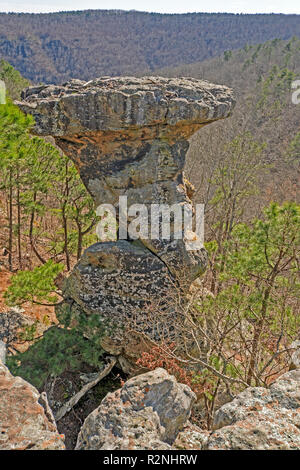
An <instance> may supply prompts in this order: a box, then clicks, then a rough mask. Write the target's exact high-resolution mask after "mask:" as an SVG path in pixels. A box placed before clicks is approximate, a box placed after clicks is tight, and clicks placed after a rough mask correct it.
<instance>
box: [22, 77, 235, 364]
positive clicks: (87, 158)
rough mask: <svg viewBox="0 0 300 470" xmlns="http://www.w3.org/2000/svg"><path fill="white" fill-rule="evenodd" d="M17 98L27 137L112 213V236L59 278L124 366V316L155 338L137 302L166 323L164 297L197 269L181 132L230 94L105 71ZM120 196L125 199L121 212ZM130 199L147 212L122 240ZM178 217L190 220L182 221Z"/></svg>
mask: <svg viewBox="0 0 300 470" xmlns="http://www.w3.org/2000/svg"><path fill="white" fill-rule="evenodd" d="M22 99H23V101H22V102H18V106H19V107H20V108H21V109H22V110H23V111H24V112H25V113H30V114H32V115H33V116H34V118H35V126H34V129H33V133H35V134H37V135H41V136H49V135H51V136H52V137H53V138H54V139H55V142H56V144H57V145H58V146H59V147H60V148H61V149H62V150H63V152H64V153H65V154H66V155H67V156H69V157H70V158H71V159H72V161H73V162H74V163H75V165H76V167H77V169H78V171H79V173H80V176H81V179H82V181H83V183H84V184H85V186H86V188H87V189H88V191H89V192H90V194H91V195H92V197H93V199H94V201H95V203H96V205H100V204H106V205H107V204H110V207H112V209H113V210H115V212H116V217H117V220H118V223H119V232H118V237H117V238H118V239H117V240H114V241H107V240H105V241H104V242H103V240H101V241H102V243H96V244H95V245H93V246H91V247H89V248H88V249H87V250H86V251H85V253H84V255H83V256H82V258H81V260H80V261H79V262H78V263H77V265H76V266H75V268H74V270H73V272H72V273H71V274H70V276H69V278H68V279H67V281H66V284H65V287H64V297H65V301H66V304H68V305H69V306H70V308H71V310H72V313H74V315H75V316H76V315H78V314H79V315H80V314H82V313H84V314H87V315H89V314H91V313H97V314H99V315H100V317H101V318H108V319H109V321H110V324H111V325H113V326H114V327H115V326H116V327H118V326H119V325H120V326H121V328H114V338H113V339H114V343H113V347H111V346H110V347H109V348H108V346H107V344H108V343H109V344H110V345H111V344H112V343H111V342H109V341H106V342H105V344H106V346H105V349H106V350H107V351H109V352H110V353H112V354H115V349H116V346H115V345H116V344H117V345H118V348H117V349H118V351H119V355H120V356H121V358H122V360H123V363H125V362H126V360H127V359H128V357H132V351H129V350H128V348H129V346H128V345H129V344H132V342H128V341H127V340H126V338H125V336H124V334H123V333H122V331H123V330H124V328H123V327H124V326H128V320H129V326H130V328H131V329H132V328H134V329H135V331H142V332H144V333H145V332H146V333H147V334H148V336H150V337H151V339H153V337H155V339H157V336H158V335H157V328H156V326H155V327H154V328H152V326H150V327H149V328H150V329H149V328H148V326H147V325H149V318H148V313H147V312H146V309H145V306H146V305H147V306H149V305H150V306H151V305H153V304H154V305H157V303H158V304H159V309H160V311H162V310H163V311H164V313H165V312H166V315H165V318H164V320H165V323H168V325H169V326H170V327H171V328H172V324H173V322H174V318H171V319H170V318H169V315H170V311H171V312H173V311H174V309H173V310H172V308H171V309H170V301H172V299H173V300H174V296H176V295H177V292H178V283H179V286H180V287H181V288H182V286H185V285H186V284H187V285H189V284H190V282H191V281H193V280H194V279H195V278H197V276H199V274H200V273H201V272H203V270H204V269H205V265H206V252H205V250H204V248H203V245H202V244H201V243H202V240H201V237H199V236H198V231H195V220H193V219H195V211H194V208H193V205H192V203H191V199H190V197H191V193H192V185H190V183H188V182H187V181H186V179H185V178H184V175H183V168H184V163H185V157H186V153H187V150H188V148H189V141H188V139H189V137H190V136H191V135H192V134H194V133H195V132H196V131H197V130H198V129H200V128H201V127H202V126H204V125H206V124H208V123H211V122H213V121H216V120H219V119H223V118H225V117H227V116H228V115H229V114H230V112H231V110H232V108H233V105H234V100H233V98H232V92H231V90H230V89H228V88H227V87H224V86H218V85H212V84H210V83H208V82H204V81H200V80H195V79H192V78H182V79H174V78H173V79H169V78H160V77H145V78H132V77H119V78H107V77H106V78H99V79H96V80H92V81H89V82H87V83H86V82H82V81H80V80H71V81H70V82H68V83H66V84H64V85H62V86H54V85H43V86H40V87H30V88H28V89H27V90H25V91H24V92H23V95H22ZM120 197H123V199H126V198H127V199H126V205H125V206H126V207H125V208H124V206H122V208H121V204H119V201H120ZM123 199H122V200H123ZM133 205H135V206H134V207H135V209H137V211H139V210H144V209H146V216H145V213H143V218H142V219H141V223H140V230H137V234H136V236H134V235H133V234H132V231H130V230H128V232H129V236H127V229H129V227H128V226H127V222H126V230H125V236H121V227H123V228H124V225H122V223H123V222H122V220H123V219H124V215H126V214H127V215H128V217H127V218H126V219H127V221H129V225H130V224H132V222H135V223H136V219H135V216H136V215H137V214H135V213H132V212H130V209H132V207H133ZM141 208H142V209H141ZM178 210H179V212H180V213H178ZM152 211H153V212H152ZM151 215H154V217H153V218H152V217H151ZM185 215H188V216H189V217H188V220H189V221H192V223H191V224H187V226H186V224H185V220H186V219H185ZM132 219H135V220H132ZM200 222H201V221H200ZM165 223H166V224H167V228H169V234H168V233H167V236H166V234H165V233H164V232H163V229H164V226H165V225H164V224H165ZM141 225H142V227H141ZM197 226H198V225H197ZM153 229H154V231H153ZM195 232H197V233H195ZM168 235H169V236H168ZM169 291H170V292H171V296H169V295H168V292H169ZM170 299H171V300H170ZM64 306H65V305H62V308H64ZM57 313H58V315H59V313H60V308H59V309H58V310H57ZM173 316H174V314H173ZM133 318H134V322H133V323H134V325H133V326H132V325H131V324H130V322H131V320H132V319H133ZM166 320H167V321H166ZM155 322H156V320H155ZM131 323H132V322H131ZM150 323H151V322H150ZM152 323H153V322H152ZM147 328H148V330H147ZM145 329H146V331H145ZM159 329H160V330H161V328H159ZM167 330H168V331H167V333H166V335H167V336H168V335H169V329H168V328H167ZM117 331H118V334H117ZM120 332H121V333H120ZM164 332H165V328H164ZM119 333H120V334H121V337H122V338H123V342H122V340H120V341H119V338H120V336H119ZM159 334H161V333H159ZM111 335H112V333H111V334H110V336H111ZM164 335H165V333H164ZM111 337H112V336H111ZM103 347H104V346H103ZM125 350H126V351H127V352H125ZM122 351H123V353H122ZM126 358H127V359H126ZM124 361H125V362H124ZM130 362H132V361H130Z"/></svg>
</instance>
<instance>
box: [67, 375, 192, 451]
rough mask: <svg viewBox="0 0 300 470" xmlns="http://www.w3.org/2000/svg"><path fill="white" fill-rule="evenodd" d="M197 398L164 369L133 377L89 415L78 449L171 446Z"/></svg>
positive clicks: (80, 434) (165, 447)
mask: <svg viewBox="0 0 300 470" xmlns="http://www.w3.org/2000/svg"><path fill="white" fill-rule="evenodd" d="M195 399H196V396H195V394H194V393H193V392H192V391H191V390H190V388H189V387H188V386H187V385H183V384H179V383H177V381H176V379H175V378H174V377H173V376H172V375H169V374H168V373H167V372H166V371H165V370H164V369H161V368H158V369H155V370H154V371H152V372H147V373H145V374H142V375H139V376H137V377H133V378H131V379H129V380H128V381H127V382H126V383H125V384H124V385H123V387H122V388H121V389H119V390H117V391H116V392H113V393H109V394H108V395H107V396H106V397H105V398H104V400H102V402H101V404H100V406H99V407H98V408H96V409H95V410H94V411H93V412H92V413H91V414H90V415H89V416H88V417H87V418H86V420H85V421H84V423H83V426H82V428H81V430H80V433H79V436H78V440H77V445H76V449H77V450H104V449H105V450H115V449H122V450H125V449H127V450H128V449H131V450H133V449H135V450H138V449H140V450H141V449H149V450H153V449H171V444H172V443H173V442H174V440H175V438H176V436H177V434H178V433H179V432H180V430H181V429H182V428H183V427H184V425H185V423H186V422H187V420H188V418H189V416H190V411H191V406H192V404H193V402H194V400H195Z"/></svg>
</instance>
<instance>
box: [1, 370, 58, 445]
mask: <svg viewBox="0 0 300 470" xmlns="http://www.w3.org/2000/svg"><path fill="white" fill-rule="evenodd" d="M29 449H31V450H64V449H65V445H64V436H63V435H61V434H59V433H58V431H57V428H56V424H55V422H54V419H53V415H52V412H51V410H50V408H49V406H48V403H47V397H46V395H45V394H42V395H40V393H39V392H38V391H37V390H36V388H34V387H33V386H32V385H30V384H29V383H28V382H26V381H25V380H23V379H21V378H20V377H14V376H13V375H12V374H11V373H10V372H9V370H8V369H7V367H5V366H4V364H3V363H2V362H1V361H0V450H29Z"/></svg>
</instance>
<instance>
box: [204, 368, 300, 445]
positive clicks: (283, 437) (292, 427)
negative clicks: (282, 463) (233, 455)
mask: <svg viewBox="0 0 300 470" xmlns="http://www.w3.org/2000/svg"><path fill="white" fill-rule="evenodd" d="M214 428H215V430H216V431H215V432H213V433H212V435H211V436H210V438H209V440H208V444H207V448H208V449H249V450H251V449H258V450H276V449H278V450H279V449H281V450H283V449H300V370H294V371H291V372H287V373H286V374H284V375H282V376H281V377H280V378H279V379H277V380H276V381H275V382H274V384H273V385H272V386H271V387H270V388H269V389H265V388H263V387H250V388H248V389H246V390H245V391H244V392H242V393H240V394H239V395H238V396H237V397H236V398H235V399H234V400H233V401H232V402H230V403H227V404H226V405H224V406H222V407H221V408H220V410H218V411H217V413H216V416H215V420H214Z"/></svg>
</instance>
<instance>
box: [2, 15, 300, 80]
mask: <svg viewBox="0 0 300 470" xmlns="http://www.w3.org/2000/svg"><path fill="white" fill-rule="evenodd" d="M295 34H296V35H297V34H298V35H300V21H299V16H297V15H274V14H265V15H234V14H223V13H222V14H207V13H190V14H182V15H177V14H173V15H171V14H158V13H143V12H136V11H129V12H126V11H113V10H111V11H110V10H108V11H105V10H102V11H101V10H99V11H81V12H62V13H51V14H38V15H34V14H14V13H11V14H4V13H3V14H0V57H2V58H3V59H5V60H7V61H8V62H10V63H11V64H12V65H13V66H14V67H16V68H17V69H18V70H19V71H20V72H21V73H22V74H23V75H24V77H26V78H28V79H30V80H32V81H34V82H35V83H38V82H45V83H62V82H63V81H65V80H67V79H69V78H80V79H85V80H88V79H91V78H94V77H97V76H101V75H126V74H127V75H128V74H136V73H138V72H142V71H143V72H144V71H145V72H149V71H153V70H155V69H157V68H162V67H170V66H176V65H180V64H187V63H193V62H196V61H202V60H205V59H208V58H211V57H213V56H218V55H220V54H222V53H223V52H224V51H225V50H231V49H238V48H241V47H243V46H245V45H246V44H257V43H260V42H264V41H266V40H268V39H273V38H275V37H277V38H283V39H287V38H289V37H291V36H293V35H295Z"/></svg>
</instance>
